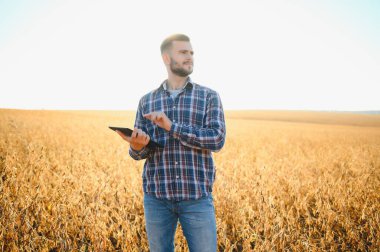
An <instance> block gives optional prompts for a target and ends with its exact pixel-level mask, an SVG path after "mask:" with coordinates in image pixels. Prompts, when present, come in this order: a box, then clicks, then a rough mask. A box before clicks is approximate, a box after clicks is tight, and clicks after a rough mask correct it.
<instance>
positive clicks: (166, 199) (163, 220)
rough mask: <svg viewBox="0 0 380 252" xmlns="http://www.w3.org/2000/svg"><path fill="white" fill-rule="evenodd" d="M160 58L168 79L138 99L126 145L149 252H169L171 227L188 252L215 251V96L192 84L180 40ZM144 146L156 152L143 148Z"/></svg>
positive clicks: (219, 112) (218, 115)
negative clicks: (137, 169)
mask: <svg viewBox="0 0 380 252" xmlns="http://www.w3.org/2000/svg"><path fill="white" fill-rule="evenodd" d="M161 55H162V59H163V61H164V63H165V66H166V69H167V72H168V78H167V80H165V81H164V82H163V83H162V84H161V85H160V86H159V88H158V89H156V90H153V91H152V92H150V93H148V94H146V95H145V96H143V97H142V98H141V100H140V102H139V106H138V109H137V113H136V121H135V128H134V130H133V133H132V135H131V137H127V136H125V135H123V134H122V133H121V132H118V133H119V134H120V136H121V137H122V138H123V139H125V140H126V141H128V142H129V143H130V149H129V154H130V156H131V157H132V158H134V159H135V160H141V159H146V161H145V164H144V170H143V190H144V212H145V221H146V231H147V235H148V240H149V247H150V250H151V251H153V252H156V251H164V252H167V251H174V235H175V231H176V227H177V222H178V220H179V222H180V224H181V226H182V230H183V232H184V235H185V237H186V240H187V243H188V246H189V249H190V251H196V252H200V251H213V252H214V251H216V245H217V241H216V223H215V209H214V204H213V198H212V186H213V182H214V179H215V165H214V161H213V158H212V153H211V152H212V151H219V150H220V149H221V148H222V147H223V145H224V142H225V135H226V128H225V121H224V112H223V107H222V103H221V101H220V98H219V95H218V94H217V93H216V92H215V91H213V90H211V89H209V88H206V87H204V86H201V85H199V84H196V83H195V82H193V81H192V80H191V79H190V78H189V75H190V74H191V73H192V72H193V49H192V46H191V44H190V39H189V38H188V37H187V36H186V35H183V34H175V35H172V36H170V37H168V38H166V39H165V40H164V41H163V42H162V44H161ZM150 139H152V140H154V141H156V142H158V143H159V144H161V145H163V146H164V147H162V148H161V147H157V148H155V149H151V148H148V147H147V144H148V142H149V140H150Z"/></svg>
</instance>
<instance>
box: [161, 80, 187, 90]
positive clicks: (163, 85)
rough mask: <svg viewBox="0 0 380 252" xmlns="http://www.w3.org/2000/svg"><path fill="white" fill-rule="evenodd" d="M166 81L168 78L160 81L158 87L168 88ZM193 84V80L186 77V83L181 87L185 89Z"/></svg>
mask: <svg viewBox="0 0 380 252" xmlns="http://www.w3.org/2000/svg"><path fill="white" fill-rule="evenodd" d="M167 82H168V80H167V79H166V80H164V82H162V83H161V85H160V89H163V90H168V87H167V85H168V84H167ZM193 85H194V83H193V81H192V80H191V78H190V77H187V80H186V84H185V86H184V87H183V88H182V89H185V88H192V87H193Z"/></svg>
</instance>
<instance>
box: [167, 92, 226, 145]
mask: <svg viewBox="0 0 380 252" xmlns="http://www.w3.org/2000/svg"><path fill="white" fill-rule="evenodd" d="M205 116H206V120H205V125H203V127H197V126H192V125H186V124H181V123H172V127H171V129H170V134H171V135H172V136H173V137H174V138H176V139H178V140H179V141H180V142H181V143H182V144H183V145H185V146H188V147H192V148H197V149H208V150H211V151H215V152H217V151H219V150H220V149H222V147H223V146H224V142H225V137H226V124H225V120H224V111H223V106H222V102H221V99H220V97H219V95H218V93H216V92H215V91H214V92H210V93H209V95H208V97H207V110H206V115H205Z"/></svg>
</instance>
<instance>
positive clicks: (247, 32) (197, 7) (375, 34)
mask: <svg viewBox="0 0 380 252" xmlns="http://www.w3.org/2000/svg"><path fill="white" fill-rule="evenodd" d="M379 13H380V1H378V0H373V1H365V0H364V1H362V0H360V1H359V0H358V1H352V0H344V1H343V0H341V1H333V0H331V1H330V0H329V1H327V0H326V1H320V0H318V1H317V0H315V1H252V0H251V1H248V0H247V1H242V0H240V1H239V0H234V1H221V0H219V1H210V0H209V1H200V0H193V1H179V0H170V1H169V0H160V1H154V0H152V1H147V0H145V1H141V0H140V1H127V0H120V1H117V0H108V1H105V0H91V1H82V0H69V1H68V0H65V1H63V0H61V1H57V0H56V1H53V0H45V1H42V0H35V1H26V0H25V1H22V0H8V1H6V0H0V88H1V89H0V90H1V91H0V108H19V109H100V110H127V109H128V110H129V109H132V110H134V109H136V108H137V105H138V101H139V99H140V97H141V96H143V95H144V94H145V93H147V92H149V91H151V90H153V89H155V88H157V87H158V86H159V84H160V83H161V82H162V81H163V80H165V79H166V77H167V73H166V69H165V66H164V64H163V63H162V60H161V55H160V50H159V47H160V44H161V41H162V40H163V39H164V38H165V37H166V36H168V35H171V34H173V33H184V34H187V35H188V36H190V38H191V43H192V46H193V49H194V52H195V54H194V72H193V74H192V75H191V78H192V80H193V81H195V82H197V83H199V84H201V85H205V86H208V87H210V88H212V89H214V90H216V91H217V92H218V93H219V94H220V96H221V98H222V102H223V106H224V108H225V109H226V110H229V109H296V110H380V98H379V96H380V95H379V93H380V14H379Z"/></svg>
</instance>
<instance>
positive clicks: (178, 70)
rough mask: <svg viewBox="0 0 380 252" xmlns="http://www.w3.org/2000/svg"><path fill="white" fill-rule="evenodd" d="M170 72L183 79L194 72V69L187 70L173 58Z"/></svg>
mask: <svg viewBox="0 0 380 252" xmlns="http://www.w3.org/2000/svg"><path fill="white" fill-rule="evenodd" d="M170 70H171V71H172V73H174V74H175V75H178V76H181V77H187V76H189V75H190V74H191V73H192V72H193V69H190V70H186V69H185V68H183V67H181V66H180V65H179V63H178V62H177V61H175V60H173V59H172V58H170Z"/></svg>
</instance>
